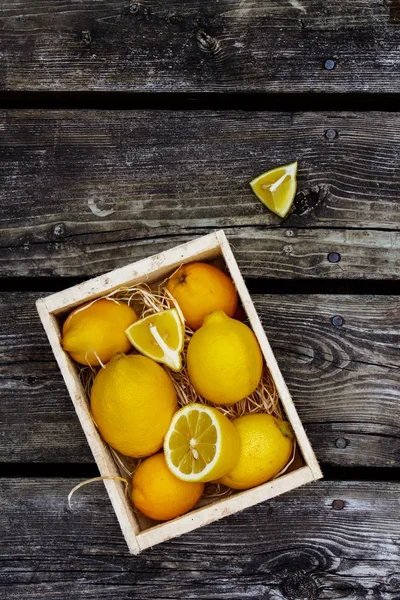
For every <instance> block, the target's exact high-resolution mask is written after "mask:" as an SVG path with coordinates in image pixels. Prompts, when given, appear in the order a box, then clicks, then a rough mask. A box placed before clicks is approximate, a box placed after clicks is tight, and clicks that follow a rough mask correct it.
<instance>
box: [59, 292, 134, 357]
mask: <svg viewBox="0 0 400 600" xmlns="http://www.w3.org/2000/svg"><path fill="white" fill-rule="evenodd" d="M135 321H137V315H136V313H135V311H134V310H133V308H131V307H130V306H128V305H127V304H126V303H125V302H118V301H117V300H111V299H107V298H103V299H102V300H96V301H95V302H88V303H86V304H83V305H82V306H79V307H78V308H76V309H75V310H74V311H73V312H72V313H71V314H70V315H69V316H68V318H67V320H66V321H65V323H64V325H63V329H62V342H61V343H62V346H63V348H64V350H66V352H68V353H69V354H70V355H71V356H72V358H73V359H74V360H76V362H78V363H80V364H82V365H93V366H99V360H98V358H99V359H100V360H101V362H102V363H107V362H108V361H109V360H110V359H111V357H112V356H114V354H116V353H117V352H128V351H129V350H130V348H131V344H130V342H129V340H128V338H127V337H126V334H125V329H126V328H127V327H129V325H132V323H135ZM97 357H98V358H97Z"/></svg>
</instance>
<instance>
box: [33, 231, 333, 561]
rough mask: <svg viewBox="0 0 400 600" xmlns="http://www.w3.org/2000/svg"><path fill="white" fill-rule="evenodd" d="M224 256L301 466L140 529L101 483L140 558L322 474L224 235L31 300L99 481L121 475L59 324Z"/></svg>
mask: <svg viewBox="0 0 400 600" xmlns="http://www.w3.org/2000/svg"><path fill="white" fill-rule="evenodd" d="M221 257H222V258H223V259H224V261H225V264H226V267H227V270H228V271H229V273H230V275H231V277H232V279H233V281H234V282H235V285H236V288H237V290H238V293H239V296H240V299H241V302H242V305H243V308H244V310H245V312H246V313H247V317H248V319H249V321H250V324H251V327H252V329H253V331H254V333H255V334H256V336H257V339H258V342H259V344H260V347H261V350H262V352H263V355H264V358H265V361H266V364H267V366H268V367H269V369H270V371H271V374H272V376H273V379H274V381H275V385H276V388H277V390H278V393H279V397H280V400H281V403H282V406H283V408H284V411H285V412H286V416H287V419H288V420H289V421H290V423H291V425H292V428H293V430H294V432H295V435H296V438H297V445H298V448H299V450H300V452H301V461H300V465H298V464H297V466H296V468H295V469H294V470H291V472H288V473H286V474H284V475H282V476H280V477H278V478H277V479H275V480H272V481H270V482H267V483H264V484H263V485H260V486H258V487H256V488H253V489H251V490H247V491H243V492H238V493H235V494H234V495H232V496H230V497H227V498H223V499H219V500H215V501H214V502H212V503H211V504H208V505H206V506H203V507H201V508H197V509H195V510H193V511H191V512H189V513H188V514H186V515H184V516H182V517H179V518H177V519H173V520H171V521H167V522H165V523H162V524H157V525H154V526H150V527H147V528H142V527H141V525H140V523H139V520H138V518H137V516H136V514H135V512H134V510H133V507H132V504H131V502H130V499H129V498H128V497H127V496H126V495H125V486H124V484H123V483H122V482H120V481H116V480H110V479H109V480H104V484H105V486H106V488H107V491H108V494H109V497H110V500H111V502H112V505H113V507H114V510H115V512H116V515H117V517H118V520H119V523H120V526H121V529H122V532H123V534H124V536H125V540H126V542H127V544H128V547H129V551H130V552H131V553H132V554H139V552H141V551H142V550H144V549H145V548H149V547H150V546H153V545H155V544H158V543H160V542H163V541H165V540H168V539H170V538H173V537H176V536H178V535H181V534H183V533H186V532H188V531H191V530H193V529H197V528H198V527H202V526H203V525H207V524H208V523H211V522H213V521H216V520H217V519H220V518H221V517H225V516H227V515H231V514H233V513H235V512H238V511H240V510H242V509H244V508H247V507H249V506H252V505H254V504H257V503H259V502H263V501H264V500H268V499H269V498H272V497H274V496H278V495H279V494H282V493H284V492H287V491H289V490H292V489H294V488H297V487H299V486H300V485H303V484H305V483H308V482H310V481H313V480H315V479H319V478H321V477H322V473H321V470H320V468H319V465H318V462H317V460H316V457H315V455H314V452H313V449H312V447H311V445H310V442H309V440H308V438H307V435H306V433H305V431H304V428H303V426H302V424H301V421H300V419H299V417H298V415H297V412H296V409H295V406H294V404H293V401H292V398H291V396H290V393H289V390H288V388H287V386H286V383H285V381H284V379H283V377H282V374H281V372H280V370H279V367H278V364H277V362H276V359H275V356H274V354H273V352H272V349H271V346H270V344H269V342H268V339H267V336H266V335H265V332H264V330H263V328H262V325H261V323H260V320H259V317H258V315H257V312H256V310H255V307H254V305H253V302H252V300H251V298H250V295H249V293H248V291H247V288H246V285H245V283H244V281H243V278H242V275H241V273H240V271H239V268H238V265H237V263H236V260H235V258H234V256H233V253H232V250H231V248H230V246H229V242H228V240H227V238H226V236H225V234H224V232H223V231H217V232H215V233H211V234H209V235H206V236H204V237H201V238H198V239H195V240H193V241H191V242H188V243H186V244H182V245H181V246H177V247H176V248H172V249H171V250H167V251H165V252H161V253H160V254H156V255H155V256H151V257H149V258H146V259H144V260H140V261H138V262H136V263H132V264H130V265H127V266H126V267H122V268H120V269H116V270H114V271H111V272H110V273H107V274H105V275H101V276H100V277H96V278H94V279H91V280H89V281H86V282H84V283H81V284H79V285H76V286H74V287H72V288H69V289H67V290H64V291H61V292H58V293H56V294H52V295H51V296H47V297H46V298H41V299H39V300H38V301H37V303H36V306H37V310H38V312H39V315H40V318H41V320H42V323H43V326H44V329H45V331H46V333H47V336H48V338H49V341H50V344H51V346H52V349H53V352H54V356H55V358H56V360H57V362H58V365H59V367H60V370H61V373H62V375H63V377H64V380H65V383H66V386H67V388H68V391H69V393H70V396H71V398H72V402H73V403H74V406H75V410H76V412H77V415H78V417H79V420H80V422H81V425H82V427H83V430H84V432H85V434H86V437H87V440H88V443H89V446H90V448H91V450H92V453H93V456H94V458H95V460H96V463H97V466H98V468H99V471H100V474H101V475H102V476H108V475H112V476H119V475H120V473H119V470H118V467H117V465H116V463H115V461H114V459H113V457H112V454H111V452H110V449H109V447H108V446H107V444H105V442H104V441H103V440H102V438H101V437H100V435H99V433H98V431H97V429H96V427H95V426H94V423H93V421H92V419H91V416H90V412H89V404H88V400H87V398H86V394H85V391H84V389H83V387H82V384H81V381H80V379H79V374H78V369H77V366H76V364H75V363H74V362H73V361H72V360H71V359H70V357H69V356H68V354H67V353H66V352H64V350H63V349H62V346H61V327H62V321H63V319H64V318H65V317H66V316H67V314H68V313H69V312H71V311H72V310H73V309H74V308H76V307H77V306H79V305H80V304H82V303H84V302H87V301H89V300H93V299H95V298H98V297H100V296H104V295H105V294H109V293H110V292H112V291H114V290H116V289H117V288H120V287H123V286H125V287H127V286H132V285H135V284H139V283H149V284H151V283H153V282H156V281H158V280H160V281H161V280H163V279H165V278H166V277H167V276H168V275H169V274H170V273H172V272H173V271H174V270H175V269H176V268H177V267H179V266H180V265H181V264H183V263H188V262H193V261H201V260H205V261H212V260H215V259H218V258H221ZM297 463H298V461H297Z"/></svg>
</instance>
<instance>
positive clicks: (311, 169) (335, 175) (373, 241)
mask: <svg viewBox="0 0 400 600" xmlns="http://www.w3.org/2000/svg"><path fill="white" fill-rule="evenodd" d="M0 127H1V128H2V136H1V138H0V178H1V186H0V209H1V213H0V214H1V217H0V239H1V242H0V244H1V248H2V252H1V257H0V276H15V275H21V276H49V275H50V276H54V275H56V276H58V275H60V276H71V275H72V276H73V275H79V276H82V275H86V276H92V275H96V274H98V273H101V272H104V271H107V270H111V269H113V268H115V267H117V266H122V265H123V264H126V263H127V262H131V261H133V260H136V259H139V258H143V257H145V256H148V255H150V254H153V253H155V252H158V251H161V250H164V249H166V248H170V247H173V246H175V245H177V244H178V243H181V242H184V241H187V240H189V239H191V238H193V237H196V236H199V235H202V234H204V233H207V232H208V231H210V230H214V229H217V228H221V227H223V228H224V229H225V230H226V232H227V234H228V237H229V239H230V241H231V243H232V244H233V247H234V250H235V254H236V256H237V258H238V261H239V265H240V267H241V269H242V271H243V273H244V275H245V276H248V277H272V278H276V277H280V278H282V277H283V278H290V277H296V278H345V279H357V278H371V279H390V278H392V279H393V278H397V266H398V263H399V260H400V236H399V235H398V230H399V228H400V212H399V210H398V197H399V193H400V162H399V156H400V116H399V114H398V113H385V114H384V113H339V114H337V113H326V114H325V113H294V114H288V113H253V112H248V113H246V112H221V113H213V112H207V111H204V112H197V111H194V112H190V111H186V112H185V111H183V112H179V111H177V112H172V113H171V112H168V111H164V112H163V111H119V112H118V111H113V112H108V111H78V112H76V111H40V110H39V111H29V110H22V111H21V110H17V111H3V112H2V113H1V119H0ZM332 128H334V129H335V131H337V134H338V135H337V137H336V138H335V139H332V140H328V139H327V138H326V136H325V132H326V131H327V130H328V129H332ZM296 158H297V159H298V160H299V165H300V167H299V169H300V170H299V188H298V194H297V197H296V200H295V205H294V209H293V212H292V213H291V214H290V216H289V217H288V218H287V219H285V220H284V221H282V220H280V219H279V217H277V216H275V215H273V214H272V213H270V212H269V211H268V210H267V209H266V208H265V207H264V206H263V205H262V204H261V203H260V202H259V201H258V200H257V199H256V197H255V196H254V195H253V193H252V192H251V190H250V187H249V185H248V182H249V181H250V180H251V179H252V178H253V177H254V176H256V175H257V174H259V173H260V172H263V171H265V170H266V169H269V168H271V167H273V166H276V165H277V164H285V163H287V162H289V161H293V160H295V159H296ZM330 252H339V253H340V254H341V261H340V262H339V263H336V264H332V263H331V262H329V260H328V254H329V253H330Z"/></svg>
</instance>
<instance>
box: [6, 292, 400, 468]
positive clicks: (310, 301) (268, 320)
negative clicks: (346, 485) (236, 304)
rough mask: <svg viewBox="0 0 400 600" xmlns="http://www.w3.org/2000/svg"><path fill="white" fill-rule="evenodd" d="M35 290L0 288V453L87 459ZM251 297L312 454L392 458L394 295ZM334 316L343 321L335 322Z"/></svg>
mask: <svg viewBox="0 0 400 600" xmlns="http://www.w3.org/2000/svg"><path fill="white" fill-rule="evenodd" d="M37 296H38V294H35V293H22V292H21V293H3V294H1V295H0V396H1V399H2V400H1V406H2V411H1V412H2V420H4V422H5V423H6V424H7V427H4V428H3V429H4V431H3V437H2V444H1V445H0V462H15V463H18V462H22V463H24V462H25V463H29V462H31V461H33V462H42V463H52V462H71V463H73V462H75V463H91V462H92V457H91V455H90V451H89V449H88V446H87V442H86V440H85V439H84V436H83V433H82V431H81V429H80V426H79V423H78V421H77V419H76V416H75V413H74V410H73V407H72V404H71V401H70V398H69V397H68V395H67V392H66V390H65V387H64V383H63V381H62V379H61V376H60V374H59V371H58V368H57V365H56V363H55V361H54V360H53V358H52V353H51V350H50V347H49V345H48V342H47V340H46V339H45V335H44V332H43V330H42V327H41V324H40V322H39V319H38V317H37V315H36V311H35V308H34V302H35V300H36V298H37ZM253 300H254V302H255V306H256V309H257V311H258V313H259V315H260V317H261V321H262V323H263V326H264V328H265V330H266V332H267V335H268V338H269V339H270V341H271V344H272V347H273V349H274V351H275V353H276V355H277V358H278V361H279V364H280V365H281V369H282V372H283V375H284V377H285V380H286V381H287V383H288V386H289V389H290V390H291V392H292V394H293V396H294V399H295V402H296V406H297V408H298V410H299V414H300V417H301V419H302V421H303V423H304V424H305V425H306V428H307V432H308V435H309V437H310V439H311V442H312V444H313V446H314V447H315V450H316V453H317V456H318V458H319V459H320V460H321V461H322V462H323V463H324V464H326V465H339V466H365V467H368V466H372V467H390V466H397V467H399V466H400V462H399V456H400V436H399V427H398V405H399V399H400V397H399V389H400V375H399V368H398V367H399V357H398V347H399V340H398V331H399V329H400V299H399V298H398V297H393V296H381V297H379V296H338V295H334V296H321V295H312V296H309V295H295V296H287V295H286V296H282V295H263V296H262V295H254V296H253ZM335 316H339V317H342V318H343V319H344V323H343V325H339V326H336V325H334V324H333V323H332V321H331V320H332V318H333V317H335ZM339 322H340V321H339ZM10 323H12V331H13V335H12V336H10Z"/></svg>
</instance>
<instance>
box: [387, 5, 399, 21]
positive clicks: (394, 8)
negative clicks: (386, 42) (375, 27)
mask: <svg viewBox="0 0 400 600" xmlns="http://www.w3.org/2000/svg"><path fill="white" fill-rule="evenodd" d="M384 4H385V6H387V7H389V11H390V12H389V14H390V20H391V22H392V23H400V0H385V2H384Z"/></svg>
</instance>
